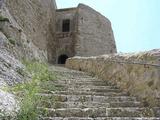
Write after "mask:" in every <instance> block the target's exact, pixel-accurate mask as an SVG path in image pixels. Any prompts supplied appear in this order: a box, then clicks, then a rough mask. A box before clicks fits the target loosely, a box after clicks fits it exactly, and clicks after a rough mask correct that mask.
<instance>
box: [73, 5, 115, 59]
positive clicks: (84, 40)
mask: <svg viewBox="0 0 160 120" xmlns="http://www.w3.org/2000/svg"><path fill="white" fill-rule="evenodd" d="M76 31H77V32H78V33H77V34H76V41H77V42H76V55H77V56H96V55H102V54H109V53H116V52H117V51H116V45H115V40H114V35H113V31H112V28H111V23H110V21H109V20H108V19H107V18H105V17H104V16H102V15H101V14H100V13H98V12H97V11H95V10H94V9H92V8H90V7H88V6H86V5H83V4H79V6H78V10H77V21H76Z"/></svg>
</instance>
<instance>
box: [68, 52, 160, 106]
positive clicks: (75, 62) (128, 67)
mask: <svg viewBox="0 0 160 120" xmlns="http://www.w3.org/2000/svg"><path fill="white" fill-rule="evenodd" d="M66 67H68V68H71V69H76V70H82V71H85V72H89V73H91V74H94V75H97V76H98V77H100V78H102V79H103V80H108V81H111V82H112V83H114V84H117V86H119V87H120V88H121V89H123V90H124V91H126V92H128V93H130V94H131V95H133V96H138V97H139V98H142V99H143V100H145V104H146V105H152V106H153V105H155V104H156V103H157V99H155V98H160V87H159V86H160V49H155V50H151V51H147V52H141V53H130V54H112V55H102V56H96V57H73V58H70V59H68V60H67V62H66Z"/></svg>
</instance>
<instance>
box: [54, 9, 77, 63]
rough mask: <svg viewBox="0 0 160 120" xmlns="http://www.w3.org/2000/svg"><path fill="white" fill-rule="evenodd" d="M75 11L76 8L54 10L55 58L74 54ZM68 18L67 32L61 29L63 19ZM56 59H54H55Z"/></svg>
mask: <svg viewBox="0 0 160 120" xmlns="http://www.w3.org/2000/svg"><path fill="white" fill-rule="evenodd" d="M75 13H76V8H68V9H59V10H56V42H57V50H56V59H57V60H58V56H60V55H64V54H65V55H67V56H68V57H73V56H74V55H75V51H74V46H75ZM66 19H68V20H70V30H69V31H68V32H63V31H62V25H63V20H66ZM57 60H56V61H57Z"/></svg>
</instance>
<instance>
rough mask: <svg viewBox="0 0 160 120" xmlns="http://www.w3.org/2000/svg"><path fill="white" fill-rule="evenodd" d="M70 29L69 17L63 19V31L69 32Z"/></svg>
mask: <svg viewBox="0 0 160 120" xmlns="http://www.w3.org/2000/svg"><path fill="white" fill-rule="evenodd" d="M69 31H70V20H69V19H66V20H63V25H62V32H69Z"/></svg>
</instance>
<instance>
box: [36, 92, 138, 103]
mask: <svg viewBox="0 0 160 120" xmlns="http://www.w3.org/2000/svg"><path fill="white" fill-rule="evenodd" d="M37 95H39V96H41V99H49V100H53V101H59V102H67V101H69V102H77V101H82V100H83V101H84V102H100V103H107V102H129V101H133V102H137V98H136V97H130V96H95V95H64V94H42V93H41V94H37Z"/></svg>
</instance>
